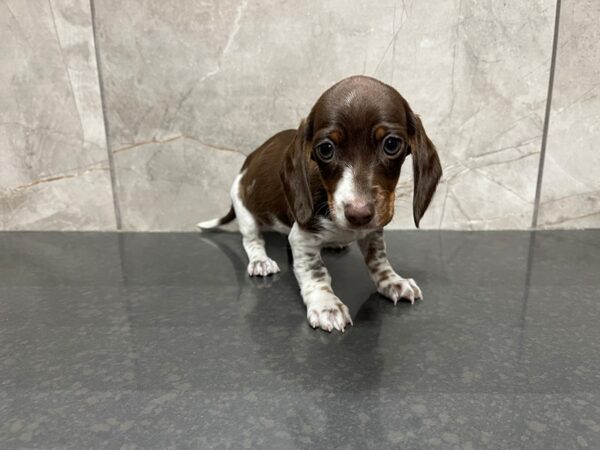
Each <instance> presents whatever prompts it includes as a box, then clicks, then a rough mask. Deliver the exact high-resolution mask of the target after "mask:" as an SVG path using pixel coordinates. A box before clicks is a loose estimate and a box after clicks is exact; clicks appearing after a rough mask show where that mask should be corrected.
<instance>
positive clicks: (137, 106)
mask: <svg viewBox="0 0 600 450" xmlns="http://www.w3.org/2000/svg"><path fill="white" fill-rule="evenodd" d="M553 18H554V2H553V1H551V0H538V1H536V2H534V3H533V4H528V5H516V4H510V5H509V4H503V3H497V2H491V1H486V2H476V1H461V2H459V1H458V0H456V1H452V2H446V3H444V4H443V5H437V4H436V5H431V4H427V3H423V2H410V3H403V2H394V1H385V2H383V3H379V4H378V7H377V8H373V7H372V5H370V4H368V3H361V2H355V3H352V4H351V5H349V4H348V3H347V2H340V1H334V2H327V3H323V2H308V3H304V4H303V5H302V9H301V10H300V9H299V6H298V5H297V4H296V3H294V2H279V3H277V4H273V3H270V2H265V1H261V2H208V3H197V2H191V1H185V2H179V3H178V5H177V7H173V6H170V5H168V4H165V3H164V2H158V1H152V2H149V3H147V4H146V7H145V8H139V6H138V5H137V3H135V2H130V1H126V2H122V1H119V2H117V1H113V0H111V1H103V2H98V4H97V26H98V30H99V47H100V50H101V53H102V60H103V63H104V65H105V78H106V80H105V82H106V86H105V87H106V100H107V105H106V106H107V109H108V120H109V125H110V126H109V129H110V144H111V147H112V149H113V152H114V156H115V162H116V169H117V174H118V179H119V196H120V199H121V203H122V209H123V220H124V225H125V228H126V229H132V230H148V229H160V230H163V229H170V230H172V229H178V230H185V229H190V228H191V227H192V226H193V224H194V223H196V222H197V221H198V220H199V219H205V218H209V217H213V216H216V215H218V214H222V213H223V212H225V211H226V209H227V204H228V203H229V199H228V195H227V193H228V189H229V186H230V184H231V182H232V180H233V178H234V176H235V174H236V173H237V172H238V171H239V168H240V166H241V163H242V160H243V157H244V155H245V154H248V153H249V152H251V151H252V150H253V149H255V148H256V147H257V146H258V145H259V144H260V143H262V142H263V141H264V140H266V139H267V138H268V137H269V136H270V135H272V134H273V133H275V132H277V131H279V130H282V129H286V128H293V127H296V126H297V125H298V123H299V122H300V120H301V118H303V117H305V116H306V115H307V114H308V111H309V110H310V107H311V106H312V104H313V103H314V101H315V100H316V99H317V97H318V96H319V95H320V94H321V93H322V92H323V91H324V90H325V89H326V88H328V87H329V86H330V85H332V84H333V83H335V82H336V81H338V80H339V79H341V78H343V77H345V76H348V75H353V74H357V73H364V74H367V75H374V76H376V77H378V78H380V79H382V80H383V81H386V82H389V83H392V84H393V85H394V86H395V87H397V88H398V89H399V90H400V92H401V93H403V94H404V95H405V97H406V98H407V99H408V100H409V102H410V103H411V104H412V105H413V107H414V109H415V111H417V112H418V113H420V114H421V115H422V117H423V120H424V122H425V124H426V127H427V129H428V130H429V133H430V135H431V137H432V138H433V139H434V141H435V142H436V143H437V144H438V147H439V150H440V153H441V158H442V161H443V164H444V167H445V174H446V175H445V178H444V182H443V184H442V185H441V186H440V188H439V193H438V195H437V197H436V199H435V200H434V203H433V205H432V207H431V210H430V211H429V212H428V214H426V216H425V219H424V221H423V226H424V227H426V228H438V227H441V228H477V229H488V228H525V227H528V226H529V224H530V222H531V214H532V209H533V198H534V193H535V181H536V176H537V168H538V159H539V158H538V156H539V148H540V142H541V130H542V122H543V113H544V105H545V96H546V88H547V79H548V70H549V61H550V53H551V45H552V25H553ZM409 165H410V164H407V165H406V169H405V170H404V173H403V174H402V176H401V183H400V186H399V188H398V200H397V203H398V211H397V216H396V219H395V221H394V222H393V224H392V226H394V227H401V228H412V227H413V226H414V225H413V223H412V213H411V208H410V202H411V197H412V193H411V191H412V188H411V184H412V181H411V177H412V175H411V170H410V167H409Z"/></svg>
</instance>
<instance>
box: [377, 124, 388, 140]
mask: <svg viewBox="0 0 600 450" xmlns="http://www.w3.org/2000/svg"><path fill="white" fill-rule="evenodd" d="M386 134H387V129H386V128H385V127H377V128H376V129H375V139H377V141H381V140H382V139H383V138H384V136H385V135H386Z"/></svg>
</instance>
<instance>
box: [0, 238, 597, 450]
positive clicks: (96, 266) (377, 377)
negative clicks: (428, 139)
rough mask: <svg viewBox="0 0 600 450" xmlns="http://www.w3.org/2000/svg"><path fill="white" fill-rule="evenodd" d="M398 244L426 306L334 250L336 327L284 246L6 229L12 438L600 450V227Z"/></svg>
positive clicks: (3, 257)
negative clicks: (308, 292) (250, 258)
mask: <svg viewBox="0 0 600 450" xmlns="http://www.w3.org/2000/svg"><path fill="white" fill-rule="evenodd" d="M387 242H388V249H389V253H390V255H391V260H392V263H393V264H394V265H395V267H396V268H397V270H398V271H399V272H400V273H401V274H406V275H410V276H412V277H414V278H415V279H416V280H417V281H418V282H419V284H420V286H421V288H422V289H423V292H424V295H425V301H423V302H419V303H418V304H416V305H414V306H410V304H407V303H403V304H399V305H398V306H396V307H394V306H393V305H392V304H391V303H390V302H389V301H386V300H384V299H383V298H380V297H378V296H377V295H375V294H373V287H372V286H371V282H370V280H369V279H368V276H367V273H366V270H365V268H364V266H363V264H362V262H361V258H360V256H359V253H358V251H357V249H356V248H352V249H350V250H349V251H347V252H345V253H341V254H328V255H327V256H326V262H327V263H328V266H329V268H330V271H331V274H332V277H333V280H334V289H336V292H337V294H338V295H339V296H340V297H341V298H342V299H343V300H344V301H345V302H346V303H347V304H348V306H350V309H351V311H352V313H353V319H354V327H352V328H350V329H349V330H347V332H346V333H345V334H343V335H342V334H339V333H333V334H331V335H330V334H327V333H325V332H322V331H315V330H312V329H311V328H310V327H309V326H308V325H307V322H306V320H305V313H304V308H303V306H302V303H301V300H300V297H299V293H298V289H297V287H296V282H295V280H294V278H293V274H292V273H291V270H290V256H289V251H288V250H287V247H286V240H285V238H284V237H282V236H279V235H271V236H269V238H268V246H269V250H270V253H271V256H272V257H274V259H276V260H277V261H278V262H279V263H280V266H281V268H282V273H281V274H280V275H278V276H276V277H274V278H270V279H267V280H254V279H249V278H247V276H246V275H245V273H244V269H245V265H246V259H245V256H244V254H243V250H242V247H241V243H240V238H239V235H237V234H230V233H218V234H214V235H202V234H199V233H198V234H193V233H187V234H113V233H33V232H23V233H20V232H19V233H18V232H11V233H0V447H1V448H3V449H10V448H50V447H60V448H63V447H68V448H76V449H81V448H99V447H105V448H132V447H134V446H139V447H140V448H160V449H164V448H170V447H173V448H209V447H213V446H215V447H219V448H223V447H230V448H235V449H238V448H252V449H255V448H276V449H286V448H325V447H328V448H356V449H364V448H394V447H402V448H424V449H431V448H444V449H446V448H465V449H466V448H473V449H480V448H486V449H490V448H499V449H500V448H502V449H506V448H510V449H517V448H524V449H548V448H560V449H570V448H577V447H586V446H587V447H589V448H600V325H599V324H600V293H599V292H600V230H597V231H572V232H537V233H535V234H533V233H528V232H431V231H429V232H427V231H420V232H412V231H411V232H388V233H387Z"/></svg>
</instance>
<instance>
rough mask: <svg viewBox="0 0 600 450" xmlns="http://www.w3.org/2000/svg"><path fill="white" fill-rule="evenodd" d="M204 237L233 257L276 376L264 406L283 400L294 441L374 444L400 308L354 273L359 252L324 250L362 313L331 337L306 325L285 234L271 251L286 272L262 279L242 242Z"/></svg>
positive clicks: (249, 315)
mask: <svg viewBox="0 0 600 450" xmlns="http://www.w3.org/2000/svg"><path fill="white" fill-rule="evenodd" d="M202 239H203V240H205V241H207V242H209V243H210V244H211V245H214V246H216V247H217V248H219V249H220V250H221V251H222V252H223V254H224V255H225V256H226V257H227V258H229V260H230V262H231V265H232V268H233V271H234V272H235V278H236V282H237V285H238V287H239V289H238V295H237V298H238V300H239V302H240V313H241V314H243V316H244V318H243V320H242V323H243V324H244V325H243V326H246V327H247V329H246V330H245V331H244V330H241V332H245V333H247V334H248V335H249V336H250V338H251V339H252V341H253V343H254V345H253V347H254V351H255V355H256V356H258V357H259V358H260V363H259V364H257V367H261V368H264V373H265V377H266V379H268V380H269V387H268V388H267V389H266V390H265V391H264V392H263V394H262V395H264V396H265V405H267V404H270V403H269V400H273V399H274V398H275V399H276V401H277V403H278V406H277V409H276V411H277V413H280V415H279V416H278V417H275V418H274V419H275V420H276V422H277V423H279V424H283V423H284V424H285V425H286V427H287V429H288V430H289V432H288V434H289V436H290V437H291V439H293V440H294V443H295V446H297V447H300V448H304V447H307V446H310V447H317V448H320V447H325V446H328V447H336V448H339V447H352V448H355V447H356V448H369V447H372V446H373V441H371V440H369V437H373V436H382V435H383V434H384V433H385V432H386V431H385V430H386V429H385V427H384V426H382V424H383V422H382V421H383V420H385V418H384V417H380V410H381V408H380V407H379V402H380V398H381V395H382V393H381V392H380V389H379V387H380V385H381V384H382V383H381V374H382V370H383V366H384V361H385V355H383V354H382V353H381V352H380V349H381V348H387V346H380V345H379V337H380V333H381V326H382V323H383V319H384V317H389V316H390V314H389V313H390V308H394V307H393V306H391V303H390V302H389V301H387V300H385V299H383V298H382V297H380V296H379V295H378V294H376V293H371V294H369V292H372V289H373V287H372V283H371V281H370V280H369V279H368V277H367V275H366V273H365V274H363V275H364V276H363V277H360V276H358V275H357V274H356V273H354V272H353V270H356V269H355V267H361V268H362V265H358V264H356V261H354V259H355V258H360V256H359V255H358V254H354V255H353V254H352V251H351V250H350V251H349V250H347V249H344V250H343V252H342V253H343V254H338V253H337V252H324V257H325V259H328V260H329V261H328V262H329V263H330V264H329V265H330V267H331V271H332V277H333V279H334V281H335V280H337V281H338V282H339V286H337V287H335V289H336V292H339V293H340V296H342V298H344V301H345V302H346V303H347V304H348V305H349V306H350V307H351V311H353V312H355V313H354V314H353V321H354V326H353V327H349V328H347V330H346V332H345V333H344V334H341V333H338V332H333V333H331V334H330V333H326V332H324V331H322V330H313V329H312V328H310V327H309V326H308V325H307V323H306V319H305V311H304V308H303V305H302V298H301V296H300V292H299V289H298V286H297V282H296V280H295V278H294V275H293V272H292V258H291V252H290V251H289V247H288V246H287V242H286V239H285V236H280V235H271V236H269V235H268V236H267V245H268V247H269V254H271V255H272V256H273V258H274V259H276V260H277V261H278V262H279V265H280V268H281V273H280V274H278V275H277V276H275V277H273V276H271V277H266V278H262V279H256V278H251V277H248V276H247V274H246V260H245V255H244V253H243V252H242V251H241V250H240V249H241V245H239V246H235V245H234V244H233V243H232V241H231V239H230V237H226V235H225V234H224V233H216V234H211V235H205V237H203V238H202ZM286 262H287V263H286ZM363 269H364V268H363ZM267 287H268V288H269V289H266V288H267ZM402 306H403V305H398V307H396V308H394V310H395V312H396V314H395V315H397V314H398V313H399V314H402V313H403V312H404V308H403V307H402ZM409 309H410V308H408V307H407V308H406V311H407V312H408V310H409ZM283 411H285V415H283V414H281V413H282V412H283ZM376 439H377V438H376Z"/></svg>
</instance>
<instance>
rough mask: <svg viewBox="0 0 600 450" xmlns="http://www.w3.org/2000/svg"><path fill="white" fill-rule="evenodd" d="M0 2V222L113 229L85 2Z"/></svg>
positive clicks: (8, 226)
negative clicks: (0, 106)
mask: <svg viewBox="0 0 600 450" xmlns="http://www.w3.org/2000/svg"><path fill="white" fill-rule="evenodd" d="M0 11H2V12H1V13H0V25H1V26H0V65H1V67H2V70H1V71H0V103H1V104H2V108H1V110H0V179H1V181H0V227H1V228H2V229H114V228H115V215H114V209H113V203H112V192H111V189H110V173H109V165H108V161H107V152H106V139H105V135H104V122H103V120H102V109H101V108H102V106H101V103H100V91H99V84H98V76H97V67H96V57H95V53H94V42H93V37H92V24H91V16H90V9H89V3H88V2H87V1H84V0H51V1H48V2H33V3H32V2H23V1H11V0H6V1H3V2H2V3H0Z"/></svg>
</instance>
